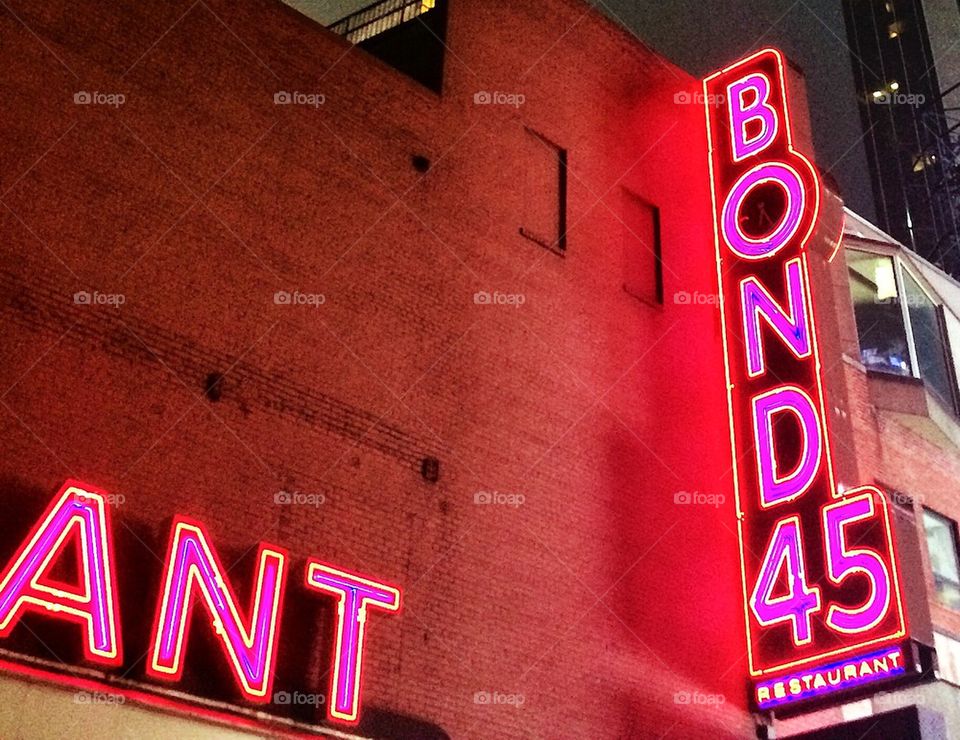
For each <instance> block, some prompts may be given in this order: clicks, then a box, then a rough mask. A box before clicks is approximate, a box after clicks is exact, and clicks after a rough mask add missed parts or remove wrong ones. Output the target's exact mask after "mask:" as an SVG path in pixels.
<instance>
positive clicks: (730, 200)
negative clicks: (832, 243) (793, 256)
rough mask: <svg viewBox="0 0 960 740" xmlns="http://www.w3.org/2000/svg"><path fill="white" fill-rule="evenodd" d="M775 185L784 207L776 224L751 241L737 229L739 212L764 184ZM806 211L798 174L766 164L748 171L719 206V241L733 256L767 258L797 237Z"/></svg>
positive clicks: (801, 183)
mask: <svg viewBox="0 0 960 740" xmlns="http://www.w3.org/2000/svg"><path fill="white" fill-rule="evenodd" d="M768 182H772V183H776V184H777V185H779V186H780V187H781V188H783V190H784V192H785V193H786V198H787V205H786V208H785V209H784V213H783V216H782V217H781V219H780V223H779V224H777V226H776V228H774V229H773V231H771V232H770V233H769V234H767V235H765V236H762V237H759V238H754V237H749V236H747V235H746V234H744V233H743V229H741V228H740V208H741V206H742V205H743V201H744V200H745V199H746V197H747V196H748V195H749V194H750V192H751V191H752V190H753V189H754V188H756V187H758V186H760V185H763V184H764V183H768ZM805 207H806V194H805V191H804V189H803V181H802V180H801V179H800V175H799V173H798V172H797V171H796V170H795V169H793V168H792V167H790V166H789V165H786V164H783V163H782V162H767V163H765V164H761V165H758V166H757V167H754V168H753V169H751V170H748V171H747V172H745V173H744V174H743V175H741V176H740V179H739V180H737V181H736V183H734V185H733V187H731V188H730V193H729V194H728V195H727V200H726V201H725V202H724V204H723V212H722V216H721V220H720V225H721V228H722V230H723V238H724V240H725V241H726V242H727V244H728V245H729V247H730V249H732V250H733V251H734V252H735V253H736V254H738V255H740V256H741V257H745V258H746V259H762V258H764V257H771V256H772V255H774V254H776V253H777V252H778V251H780V250H781V249H783V247H784V246H786V244H787V242H789V241H790V239H791V238H792V237H793V235H794V234H796V233H797V229H799V228H800V221H801V220H802V219H803V213H804V209H805Z"/></svg>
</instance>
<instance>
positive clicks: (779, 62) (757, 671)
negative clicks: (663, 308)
mask: <svg viewBox="0 0 960 740" xmlns="http://www.w3.org/2000/svg"><path fill="white" fill-rule="evenodd" d="M766 55H770V56H772V57H773V59H774V62H775V65H776V67H777V70H778V76H779V81H780V86H781V87H780V90H781V95H780V97H781V99H782V103H783V116H782V118H783V128H784V134H785V136H786V149H787V151H788V152H789V154H790V155H791V156H793V157H796V158H797V159H799V160H800V161H801V162H803V163H804V164H805V166H807V168H808V170H809V172H810V174H811V175H812V177H813V180H814V182H815V184H816V187H815V188H813V191H814V196H815V197H814V212H813V216H812V218H811V219H810V227H809V229H808V230H807V232H806V233H805V234H803V235H802V237H801V238H800V239H799V247H798V252H799V254H800V258H801V259H802V262H803V268H804V270H803V272H804V281H805V284H806V285H807V286H809V265H808V261H807V259H808V258H807V253H806V246H807V243H808V240H809V238H810V236H811V234H813V232H814V230H815V229H816V227H817V225H818V223H819V217H820V190H821V187H822V185H821V182H820V178H819V175H818V173H817V171H816V168H815V167H814V166H813V165H812V163H811V162H810V160H809V159H807V157H805V156H804V155H803V153H801V152H799V151H797V149H796V148H795V147H794V146H793V134H792V128H791V125H790V122H791V117H790V113H789V100H788V97H789V96H788V94H787V93H788V91H787V86H786V81H785V78H784V60H783V56H782V54H781V53H780V52H779V51H778V50H776V49H773V48H765V49H761V50H759V51H757V52H755V53H754V54H751V55H749V56H747V57H746V58H744V59H741V60H739V61H736V62H734V63H732V64H730V65H728V66H726V67H724V68H723V69H721V70H720V71H719V72H715V73H714V74H712V75H709V76H708V77H706V78H704V80H703V91H704V96H705V97H704V100H707V99H709V98H708V96H709V94H710V93H709V87H710V82H711V81H713V80H715V79H717V78H718V77H720V76H723V75H725V74H728V73H729V72H731V71H732V70H735V69H741V68H742V69H746V68H748V66H749V64H750V63H751V62H753V61H754V60H756V59H758V58H761V57H763V56H766ZM703 111H704V119H705V121H706V130H707V148H708V157H707V160H708V166H709V172H710V184H711V187H710V197H711V202H712V204H713V213H714V216H713V219H712V221H713V228H714V244H715V247H716V254H717V281H718V289H719V296H720V306H721V311H722V314H721V315H722V316H723V317H724V318H723V319H722V320H721V339H722V343H723V349H724V372H725V378H726V386H727V402H728V407H729V408H730V409H731V413H730V415H729V417H730V418H729V422H730V429H729V433H730V449H731V453H732V454H733V459H734V465H733V469H732V473H733V478H734V494H735V500H736V511H737V535H738V545H739V550H740V569H741V592H742V595H743V599H744V624H745V627H746V632H747V636H748V639H747V654H748V663H749V670H750V675H751V676H761V675H769V674H772V673H775V672H778V671H782V670H785V669H788V668H793V667H796V666H798V665H804V664H807V663H812V662H816V661H820V660H823V659H824V658H827V657H832V656H834V655H841V654H844V653H852V652H855V651H856V650H859V649H862V648H863V647H865V646H868V645H875V644H878V643H881V642H888V643H892V642H893V641H895V640H896V639H897V638H900V637H903V636H905V634H906V615H905V614H904V612H903V604H902V596H901V593H900V586H899V568H898V566H897V556H896V546H895V543H894V540H893V536H892V530H891V529H890V524H889V517H888V516H887V515H886V501H885V500H884V501H883V502H882V507H883V510H884V521H885V524H886V528H885V532H884V535H885V537H886V542H887V544H888V546H889V557H890V569H891V570H890V575H891V576H892V579H893V581H892V583H891V588H892V589H894V591H895V593H896V596H897V604H898V612H897V615H898V622H899V628H898V629H897V630H895V631H893V632H891V633H889V634H886V635H882V636H880V637H876V638H873V639H871V640H867V641H864V642H861V643H857V644H850V645H846V646H844V647H842V648H840V649H837V650H832V651H827V652H823V653H821V654H818V655H811V656H809V657H807V658H802V659H799V660H796V661H792V662H787V663H782V664H779V665H775V666H768V667H765V668H762V669H761V668H758V667H757V664H756V659H755V656H754V650H753V648H754V645H753V639H752V637H753V634H754V633H753V629H752V627H751V620H750V613H749V601H748V598H749V597H748V595H747V594H748V583H747V568H746V552H745V546H744V541H745V537H744V517H745V512H744V509H743V506H742V499H741V495H740V493H741V491H740V472H739V470H738V465H737V444H736V428H735V422H734V414H733V413H732V409H733V389H734V387H735V386H734V383H733V381H732V378H731V360H730V357H731V354H730V351H731V347H730V338H729V337H728V332H727V321H726V316H727V306H726V295H725V291H724V280H723V255H722V254H721V247H720V245H721V244H722V243H725V240H723V241H721V224H720V220H719V219H720V215H721V211H720V210H719V209H718V204H717V179H716V171H715V167H714V154H715V150H714V137H713V133H712V126H711V121H710V110H709V107H708V106H706V105H705V106H704V109H703ZM794 238H796V235H794ZM841 240H842V236H841ZM767 256H769V255H767ZM808 295H809V297H810V298H812V295H810V293H809V290H808ZM809 311H810V321H811V325H812V329H811V335H812V339H813V347H814V351H813V359H814V363H815V378H816V385H817V395H818V397H819V398H818V400H819V407H820V419H821V424H822V426H823V434H824V451H825V454H826V473H827V475H828V479H829V486H828V489H829V491H831V495H832V498H833V499H842V498H844V496H845V494H844V492H841V491H839V490H838V489H837V486H836V479H835V477H834V470H833V458H832V444H831V442H832V435H831V434H830V432H829V425H828V421H827V418H828V417H827V415H826V402H825V398H824V389H823V367H822V363H821V359H820V348H819V339H818V336H817V334H818V332H817V329H816V327H817V321H816V311H817V309H816V307H815V306H814V302H813V301H812V300H810V304H809ZM865 488H870V487H867V486H865V487H861V488H857V489H854V491H847V492H846V494H847V495H850V494H852V493H854V492H856V491H861V490H864V489H865ZM872 490H876V489H872ZM878 493H879V492H878ZM880 495H881V497H882V494H880Z"/></svg>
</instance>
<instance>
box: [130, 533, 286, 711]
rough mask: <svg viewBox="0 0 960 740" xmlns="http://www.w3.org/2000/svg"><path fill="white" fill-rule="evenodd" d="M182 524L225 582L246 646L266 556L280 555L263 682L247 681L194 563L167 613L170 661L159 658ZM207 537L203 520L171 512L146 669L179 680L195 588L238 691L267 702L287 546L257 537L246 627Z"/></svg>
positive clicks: (252, 628)
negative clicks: (171, 629)
mask: <svg viewBox="0 0 960 740" xmlns="http://www.w3.org/2000/svg"><path fill="white" fill-rule="evenodd" d="M184 530H191V531H192V533H193V535H194V536H195V537H196V538H197V540H198V541H199V543H200V545H201V547H202V549H203V551H204V554H205V556H206V557H207V559H208V562H209V563H210V564H211V565H212V567H213V569H214V570H215V571H216V575H217V576H218V579H217V580H219V581H221V582H222V583H223V590H224V594H225V596H226V604H227V608H228V609H229V610H230V614H231V616H232V617H233V619H234V622H235V624H236V626H237V631H238V633H239V636H240V638H241V640H242V641H243V643H244V644H245V645H246V646H247V647H252V645H253V643H254V642H255V639H256V631H255V629H256V621H257V620H256V615H257V613H258V612H259V610H260V606H261V604H262V603H263V602H262V599H263V581H264V577H265V574H266V561H267V559H268V558H269V557H274V558H276V559H277V561H278V562H277V579H276V587H275V588H274V592H273V599H272V602H273V605H272V612H271V618H270V633H269V636H268V637H267V655H266V665H265V667H264V677H263V681H262V683H263V686H262V688H257V687H253V686H250V685H249V683H248V681H247V675H246V673H245V671H244V670H243V668H242V667H241V665H240V660H239V657H238V656H237V655H236V654H235V652H234V648H233V643H232V641H231V640H230V639H229V638H228V637H227V635H226V634H225V633H223V632H222V631H221V630H220V629H218V628H217V624H218V621H219V617H218V616H217V614H216V610H215V609H214V607H213V604H212V603H211V596H210V594H209V592H208V591H207V588H206V585H205V582H204V581H203V579H202V578H200V577H198V576H196V575H195V574H194V570H195V569H194V568H193V567H190V568H188V570H187V574H186V576H185V577H184V580H185V586H184V587H183V588H184V596H183V605H182V607H181V609H180V614H179V615H175V616H171V617H170V619H175V620H178V621H177V625H178V628H177V645H176V649H175V651H174V653H173V665H172V666H166V665H163V664H161V663H160V662H159V655H160V650H161V648H160V641H161V638H162V631H161V626H162V624H163V622H164V621H165V620H164V616H165V615H166V614H167V610H168V607H169V602H170V599H171V597H172V588H173V585H174V584H173V577H174V573H173V570H174V566H175V554H176V552H177V550H178V548H179V543H180V540H181V533H182V532H183V531H184ZM210 541H211V538H210V535H209V533H208V532H207V529H206V527H205V526H204V524H203V523H202V522H200V521H198V520H195V519H190V518H189V517H185V516H176V517H175V518H174V522H173V527H171V530H170V540H169V544H168V546H167V557H166V560H164V579H163V590H162V591H161V595H160V599H159V601H158V603H157V609H156V612H155V616H154V621H153V630H152V632H151V640H150V642H151V646H152V647H151V650H150V662H149V663H148V664H147V665H146V672H147V675H149V676H151V677H152V678H156V679H160V680H162V681H179V680H180V679H181V678H182V677H183V668H184V664H185V662H186V661H185V658H186V652H187V647H188V643H189V637H190V633H189V630H188V629H187V628H188V626H189V625H190V623H191V617H192V615H193V607H194V604H195V603H196V601H197V598H196V589H199V590H200V592H201V594H202V597H203V600H202V601H203V604H204V606H205V607H206V609H207V614H208V615H209V616H210V626H211V628H212V630H213V633H214V635H216V637H217V638H218V640H217V641H218V642H219V643H220V647H221V648H222V650H223V653H224V656H225V657H226V659H227V662H228V664H229V665H230V667H231V668H232V671H233V678H234V680H235V681H236V682H237V687H238V688H239V689H240V692H241V694H242V695H243V696H244V697H245V698H246V699H248V700H249V701H252V702H258V703H266V702H269V701H270V699H271V690H272V688H273V679H274V673H275V670H274V669H275V667H276V659H277V650H276V647H277V637H278V635H279V631H280V619H281V611H282V610H281V608H280V605H281V603H282V601H283V596H284V594H285V592H286V561H287V555H288V553H287V551H286V550H283V549H281V548H279V547H275V546H274V545H270V544H268V543H266V542H261V543H260V549H259V552H258V553H257V561H258V565H257V568H256V570H255V571H254V574H253V578H254V588H253V591H254V594H253V599H252V602H253V603H252V605H251V607H250V609H249V614H248V616H247V620H246V621H247V622H248V623H249V627H247V625H246V624H244V620H243V618H242V616H241V615H240V613H239V611H238V609H237V596H236V593H235V592H234V591H233V588H232V587H231V586H230V581H228V580H227V578H226V577H225V575H224V574H225V573H226V572H227V571H225V570H224V568H223V564H222V563H221V562H220V557H219V555H218V553H217V551H216V550H215V549H214V548H213V547H212V546H211V544H210ZM224 629H225V627H224ZM248 633H249V634H248Z"/></svg>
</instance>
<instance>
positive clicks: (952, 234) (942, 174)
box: [913, 82, 960, 278]
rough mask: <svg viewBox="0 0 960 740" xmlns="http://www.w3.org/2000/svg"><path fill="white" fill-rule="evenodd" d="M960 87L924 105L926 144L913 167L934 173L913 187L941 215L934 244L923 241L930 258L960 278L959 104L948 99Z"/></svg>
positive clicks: (921, 123)
mask: <svg viewBox="0 0 960 740" xmlns="http://www.w3.org/2000/svg"><path fill="white" fill-rule="evenodd" d="M958 91H960V82H957V83H956V84H954V85H952V86H950V87H949V88H947V89H946V90H944V91H943V92H941V93H940V95H939V96H938V98H937V99H935V100H932V101H929V102H928V103H927V104H926V105H924V106H923V108H922V110H921V111H920V114H919V116H918V118H919V123H920V125H921V127H922V129H923V131H924V134H925V137H924V138H925V139H926V141H927V145H926V147H925V148H924V150H923V151H922V152H920V153H919V154H915V155H914V160H913V171H914V172H921V171H923V170H927V171H928V173H929V174H930V175H932V177H929V178H922V182H921V179H920V178H918V179H917V180H916V181H915V182H914V183H913V187H914V188H915V189H917V190H920V191H921V192H917V193H916V194H917V196H918V198H919V199H920V200H921V201H922V202H925V203H928V204H930V206H931V208H933V209H934V210H935V211H936V212H937V213H938V214H939V216H940V219H939V220H940V224H941V226H942V228H941V229H940V230H939V233H938V234H937V240H936V243H935V244H932V245H924V246H925V247H926V248H925V249H924V250H923V251H924V252H925V253H926V254H927V256H928V258H929V259H931V261H933V262H935V263H936V264H937V265H938V266H939V267H941V268H942V269H944V270H946V271H947V272H949V273H950V274H951V275H953V276H954V277H958V278H960V106H949V105H946V104H945V103H946V101H948V100H949V99H950V96H951V95H954V94H955V93H957V92H958Z"/></svg>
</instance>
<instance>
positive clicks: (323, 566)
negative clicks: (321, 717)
mask: <svg viewBox="0 0 960 740" xmlns="http://www.w3.org/2000/svg"><path fill="white" fill-rule="evenodd" d="M318 570H319V571H322V572H324V573H329V574H331V575H334V576H344V577H346V578H349V579H353V580H357V581H360V582H361V583H365V584H367V585H369V586H372V587H373V588H377V589H381V590H384V591H388V592H390V593H392V594H393V595H394V597H395V601H394V605H393V606H390V605H387V604H384V603H383V602H378V601H373V600H371V599H366V598H365V599H361V601H360V607H359V611H358V620H359V625H358V627H357V651H356V663H355V665H354V674H353V675H354V678H353V702H352V707H351V710H350V711H349V712H341V711H340V710H339V709H338V708H337V691H338V687H339V686H340V669H341V662H342V661H341V651H342V644H343V631H344V627H345V622H346V617H345V614H344V608H343V601H344V599H345V598H346V591H345V590H344V589H338V588H335V587H333V586H330V585H329V584H320V583H316V582H314V580H313V574H314V573H315V572H316V571H318ZM305 580H306V584H307V587H308V588H310V589H314V590H317V591H323V592H325V593H328V594H331V595H333V596H335V597H336V599H337V638H336V641H335V643H334V647H333V672H332V675H331V677H330V697H329V701H328V702H327V715H328V716H329V717H330V719H335V720H339V721H341V722H345V723H347V724H356V723H357V722H358V721H359V715H360V696H361V687H362V685H363V682H362V680H361V675H362V673H363V669H364V661H363V641H364V633H365V631H366V629H365V627H366V608H367V606H372V607H376V608H378V609H382V610H384V611H388V612H393V613H398V612H399V611H400V601H401V597H400V589H398V588H396V587H395V586H390V585H388V584H386V583H378V582H377V581H374V580H372V579H370V578H367V577H365V576H361V575H359V574H358V573H353V572H351V571H348V570H344V569H343V568H334V567H333V566H331V565H328V564H327V563H324V562H322V561H320V560H317V559H315V558H310V559H309V560H307V569H306V578H305Z"/></svg>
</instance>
